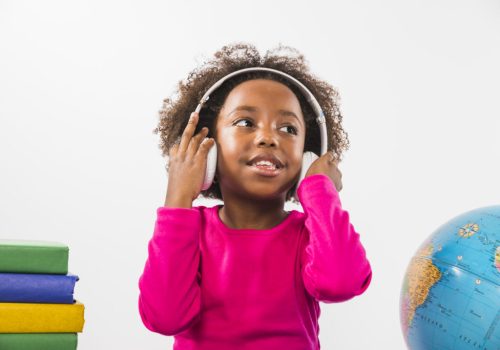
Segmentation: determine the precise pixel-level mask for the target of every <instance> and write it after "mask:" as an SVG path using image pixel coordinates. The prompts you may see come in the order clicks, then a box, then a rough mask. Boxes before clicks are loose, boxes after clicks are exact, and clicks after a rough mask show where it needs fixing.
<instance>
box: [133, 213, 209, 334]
mask: <svg viewBox="0 0 500 350" xmlns="http://www.w3.org/2000/svg"><path fill="white" fill-rule="evenodd" d="M200 230H201V213H200V212H199V210H198V209H196V208H193V209H189V208H169V207H160V208H158V209H157V219H156V223H155V228H154V233H153V237H152V238H151V239H150V241H149V244H148V257H147V260H146V263H145V266H144V271H143V273H142V275H141V277H140V278H139V290H140V294H139V313H140V315H141V319H142V322H143V323H144V325H145V326H146V328H148V329H149V330H151V331H153V332H156V333H160V334H164V335H175V334H177V333H180V332H182V331H184V330H185V329H187V328H189V327H190V326H192V325H193V324H194V323H196V321H197V320H198V319H199V315H200V307H201V300H200V285H199V278H200V275H199V263H200V248H199V235H200Z"/></svg>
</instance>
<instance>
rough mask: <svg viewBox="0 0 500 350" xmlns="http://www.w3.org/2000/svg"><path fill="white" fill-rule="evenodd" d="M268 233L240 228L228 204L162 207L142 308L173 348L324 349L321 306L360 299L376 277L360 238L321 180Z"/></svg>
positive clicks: (307, 182) (303, 188) (301, 191)
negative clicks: (228, 215)
mask: <svg viewBox="0 0 500 350" xmlns="http://www.w3.org/2000/svg"><path fill="white" fill-rule="evenodd" d="M298 196H299V201H300V203H301V205H302V207H303V209H304V213H302V212H300V211H297V210H292V211H291V212H290V213H289V214H288V216H287V217H286V218H285V219H284V220H283V221H282V222H281V223H279V224H278V225H276V226H274V227H272V228H270V229H264V230H259V229H234V228H230V227H228V226H226V225H225V224H224V223H223V222H222V221H221V219H220V217H219V213H218V211H219V209H220V207H221V206H222V205H216V206H214V207H205V206H198V207H193V208H191V209H188V208H168V207H160V208H158V209H157V219H156V223H155V229H154V233H153V237H152V238H151V240H150V241H149V245H148V258H147V261H146V264H145V267H144V271H143V273H142V276H141V277H140V279H139V289H140V295H139V312H140V315H141V319H142V322H143V323H144V325H145V326H146V327H147V328H148V329H149V330H151V331H153V332H157V333H161V334H164V335H173V336H174V339H175V340H174V346H173V349H174V350H195V349H196V350H229V349H231V350H233V349H238V350H271V349H272V350H280V349H286V350H309V349H310V350H317V349H320V344H319V338H318V335H319V325H318V318H319V315H320V307H319V304H318V302H319V301H322V302H325V303H332V302H341V301H345V300H348V299H351V298H353V297H354V296H356V295H359V294H361V293H363V292H364V291H365V290H366V288H368V286H369V284H370V281H371V277H372V272H371V267H370V263H369V262H368V260H367V258H366V254H365V250H364V248H363V246H362V244H361V242H360V238H359V234H358V233H357V232H356V231H355V230H354V227H353V225H352V224H351V222H350V221H349V213H348V212H347V211H345V210H343V209H342V206H341V202H340V198H339V196H338V193H337V190H336V189H335V186H334V184H333V182H332V181H331V180H330V178H329V177H327V176H326V175H323V174H315V175H311V176H308V177H306V178H305V179H304V180H303V181H302V182H301V184H300V186H299V188H298Z"/></svg>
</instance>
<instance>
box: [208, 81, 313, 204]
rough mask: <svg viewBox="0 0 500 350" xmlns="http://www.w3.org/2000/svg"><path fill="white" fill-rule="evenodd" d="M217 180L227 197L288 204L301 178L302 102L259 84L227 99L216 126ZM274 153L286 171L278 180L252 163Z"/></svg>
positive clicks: (283, 89)
mask: <svg viewBox="0 0 500 350" xmlns="http://www.w3.org/2000/svg"><path fill="white" fill-rule="evenodd" d="M215 131H216V132H215V141H216V143H217V153H218V157H217V172H216V174H217V179H218V181H219V185H220V188H221V192H222V195H223V197H225V193H228V192H231V194H232V195H233V194H234V195H239V196H245V197H249V198H254V199H270V198H275V199H277V198H282V199H284V198H285V196H286V193H287V191H288V190H289V189H290V188H291V187H292V186H293V185H294V184H295V182H296V181H297V180H298V177H299V174H300V167H301V165H302V155H303V151H304V141H305V131H306V129H305V123H304V117H303V115H302V111H301V108H300V104H299V100H298V99H297V97H296V96H295V94H294V93H293V92H292V90H290V88H288V87H287V86H286V85H284V84H282V83H279V82H276V81H273V80H268V79H254V80H248V81H245V82H243V83H241V84H239V85H237V86H236V87H235V88H234V89H233V90H231V92H230V93H229V95H228V96H227V98H226V100H225V102H224V105H223V107H222V109H221V110H220V113H219V115H218V116H217V121H216V130H215ZM261 153H272V154H274V155H275V156H276V157H277V158H278V159H279V160H280V161H281V163H282V165H283V167H282V168H281V170H280V171H279V172H278V175H276V176H274V177H268V176H263V175H261V174H260V173H259V172H258V171H256V169H254V166H251V165H248V162H249V161H250V160H251V159H252V158H253V157H254V156H255V155H257V154H261Z"/></svg>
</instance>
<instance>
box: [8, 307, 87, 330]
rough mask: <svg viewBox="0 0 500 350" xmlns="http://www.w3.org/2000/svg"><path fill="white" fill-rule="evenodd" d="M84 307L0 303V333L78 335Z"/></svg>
mask: <svg viewBox="0 0 500 350" xmlns="http://www.w3.org/2000/svg"><path fill="white" fill-rule="evenodd" d="M83 314H84V306H83V304H82V303H80V302H78V301H76V302H75V303H74V304H35V303H0V333H79V332H82V331H83V324H84V318H83Z"/></svg>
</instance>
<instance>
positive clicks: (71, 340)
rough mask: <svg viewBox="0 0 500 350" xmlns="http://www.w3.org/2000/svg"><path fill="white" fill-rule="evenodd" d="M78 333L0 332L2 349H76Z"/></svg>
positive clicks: (0, 346)
mask: <svg viewBox="0 0 500 350" xmlns="http://www.w3.org/2000/svg"><path fill="white" fill-rule="evenodd" d="M77 345H78V336H77V334H76V333H0V349H2V350H76V347H77Z"/></svg>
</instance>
